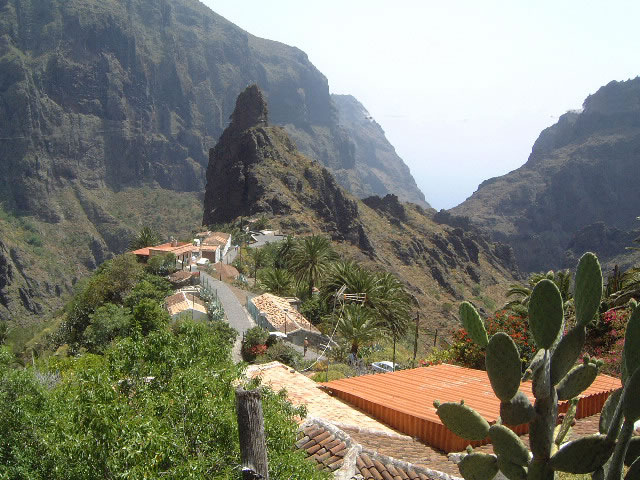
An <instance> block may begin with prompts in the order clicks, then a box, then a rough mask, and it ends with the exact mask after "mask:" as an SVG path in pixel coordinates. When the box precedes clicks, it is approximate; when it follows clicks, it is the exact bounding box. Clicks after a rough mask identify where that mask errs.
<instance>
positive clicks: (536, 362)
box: [522, 348, 545, 382]
mask: <svg viewBox="0 0 640 480" xmlns="http://www.w3.org/2000/svg"><path fill="white" fill-rule="evenodd" d="M544 352H545V350H544V348H541V349H539V350H538V351H537V352H536V354H535V355H534V356H533V358H532V359H531V362H529V366H528V367H527V369H526V370H525V372H524V375H522V381H523V382H526V381H527V380H529V379H531V377H532V376H533V372H535V371H536V370H537V369H538V368H539V367H540V365H542V362H543V361H544Z"/></svg>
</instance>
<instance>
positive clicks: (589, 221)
mask: <svg viewBox="0 0 640 480" xmlns="http://www.w3.org/2000/svg"><path fill="white" fill-rule="evenodd" d="M638 185H640V78H636V79H633V80H629V81H626V82H611V83H609V84H608V85H606V86H604V87H602V88H600V89H599V90H598V91H597V92H596V93H595V94H593V95H590V96H589V97H588V98H587V99H586V100H585V102H584V108H583V110H582V111H575V112H568V113H567V114H565V115H563V116H561V117H560V119H559V120H558V122H557V123H556V124H555V125H553V126H552V127H549V128H547V129H546V130H544V131H543V132H542V133H541V134H540V137H539V138H538V140H537V141H536V142H535V144H534V146H533V150H532V153H531V155H530V157H529V159H528V161H527V163H526V164H524V165H523V166H522V167H520V168H519V169H517V170H514V171H513V172H511V173H509V174H507V175H504V176H502V177H498V178H493V179H490V180H487V181H485V182H483V183H482V184H481V185H480V187H479V188H478V190H477V191H476V192H475V193H474V194H473V195H472V196H471V197H470V198H469V199H467V200H466V201H465V202H464V203H462V204H461V205H459V206H457V207H456V208H454V209H452V210H451V212H452V213H453V214H455V215H463V216H466V217H468V218H469V219H471V221H472V223H473V224H475V225H477V226H480V227H481V228H483V229H486V230H487V231H488V232H490V233H491V235H492V237H493V239H494V240H498V241H501V242H504V243H508V244H510V245H512V246H513V249H514V252H515V256H516V258H517V261H518V264H519V265H520V267H521V268H522V270H523V271H525V272H531V271H545V270H548V269H550V268H571V267H573V266H574V265H575V262H576V256H578V257H579V256H580V255H581V254H582V253H584V250H583V249H589V250H593V251H594V252H595V253H596V254H598V257H599V258H600V260H601V261H603V262H604V263H607V261H616V262H617V261H622V262H624V261H625V260H624V258H621V257H624V256H625V250H624V247H625V246H628V245H630V244H631V243H630V241H632V240H633V238H635V237H634V236H633V230H635V229H637V228H638V226H639V225H638V222H637V220H636V217H637V216H638V205H640V188H638ZM458 218H460V217H458ZM578 252H579V253H578ZM626 256H627V257H628V258H629V259H632V257H629V255H628V253H627V254H626Z"/></svg>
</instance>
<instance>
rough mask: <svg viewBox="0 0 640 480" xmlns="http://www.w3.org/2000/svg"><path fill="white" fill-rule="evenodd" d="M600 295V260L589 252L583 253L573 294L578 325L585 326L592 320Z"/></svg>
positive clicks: (598, 304) (598, 305)
mask: <svg viewBox="0 0 640 480" xmlns="http://www.w3.org/2000/svg"><path fill="white" fill-rule="evenodd" d="M601 297H602V270H601V269H600V262H598V259H597V258H596V256H595V255H594V254H593V253H591V252H587V253H585V254H584V255H583V256H582V258H580V262H579V263H578V270H577V271H576V288H575V293H574V295H573V300H574V304H575V306H576V321H577V324H578V325H582V326H586V325H587V324H589V322H591V320H593V317H594V316H595V314H596V312H597V311H598V308H599V307H600V299H601Z"/></svg>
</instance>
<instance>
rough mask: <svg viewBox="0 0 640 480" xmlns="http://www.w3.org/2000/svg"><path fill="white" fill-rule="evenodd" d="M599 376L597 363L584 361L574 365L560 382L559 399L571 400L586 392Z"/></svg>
mask: <svg viewBox="0 0 640 480" xmlns="http://www.w3.org/2000/svg"><path fill="white" fill-rule="evenodd" d="M597 376H598V367H596V365H595V363H583V364H582V365H578V366H577V367H573V368H572V369H571V371H570V372H569V373H567V376H566V377H564V378H563V379H562V380H561V381H560V383H559V384H558V400H569V399H571V398H573V397H577V396H578V395H580V394H581V393H582V392H584V391H585V390H586V389H587V388H589V386H590V385H591V384H592V383H593V381H594V380H595V379H596V377H597Z"/></svg>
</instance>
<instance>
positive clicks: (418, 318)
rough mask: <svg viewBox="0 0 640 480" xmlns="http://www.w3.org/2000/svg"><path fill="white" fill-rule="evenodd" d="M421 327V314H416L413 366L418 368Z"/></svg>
mask: <svg viewBox="0 0 640 480" xmlns="http://www.w3.org/2000/svg"><path fill="white" fill-rule="evenodd" d="M419 326H420V312H416V336H415V338H414V340H413V361H412V362H411V366H412V367H415V366H416V357H417V356H418V327H419Z"/></svg>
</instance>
